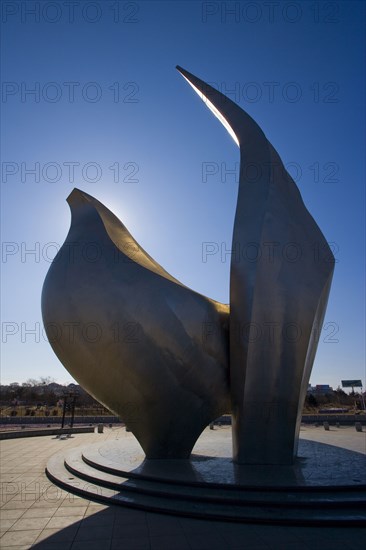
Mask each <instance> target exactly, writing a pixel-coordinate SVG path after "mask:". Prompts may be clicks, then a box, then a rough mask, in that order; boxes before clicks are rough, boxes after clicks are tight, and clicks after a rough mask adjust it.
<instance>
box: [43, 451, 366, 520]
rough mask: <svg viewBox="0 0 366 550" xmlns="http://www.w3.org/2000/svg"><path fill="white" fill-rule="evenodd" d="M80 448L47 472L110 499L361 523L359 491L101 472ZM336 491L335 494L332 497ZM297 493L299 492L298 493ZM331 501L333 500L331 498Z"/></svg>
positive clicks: (230, 516)
mask: <svg viewBox="0 0 366 550" xmlns="http://www.w3.org/2000/svg"><path fill="white" fill-rule="evenodd" d="M82 451H83V450H82V448H78V449H75V450H72V451H69V452H65V451H62V452H59V453H57V454H56V455H54V456H53V457H51V459H50V460H49V462H48V464H47V468H46V473H47V475H48V477H49V478H50V479H51V480H52V481H53V482H54V483H56V484H57V485H59V486H60V487H62V488H64V489H66V490H68V491H70V492H72V493H76V494H78V495H80V496H83V497H85V498H87V499H93V500H98V501H102V502H106V503H110V504H118V505H122V506H128V507H132V508H137V509H142V510H148V511H152V512H158V513H164V514H173V515H180V516H188V517H196V518H201V519H202V518H203V519H214V520H222V521H234V522H252V523H272V524H273V523H275V524H297V525H364V524H365V522H366V509H365V500H366V499H365V494H364V493H363V492H362V491H357V492H354V491H351V492H350V493H347V492H344V491H341V493H342V496H340V495H338V494H337V495H335V493H334V491H332V492H331V493H330V494H329V495H326V494H325V493H323V492H322V493H319V492H317V491H316V492H314V493H313V494H312V493H309V492H307V493H293V494H290V495H286V493H284V492H279V491H270V492H267V491H262V492H260V491H258V490H256V491H247V492H242V491H238V490H232V489H230V490H229V491H226V490H225V489H221V491H219V492H218V490H217V488H216V487H213V488H208V487H198V486H195V487H192V486H187V487H185V486H183V485H182V484H176V485H174V484H172V483H161V482H160V481H157V482H155V481H152V480H145V479H136V478H130V477H128V476H126V477H123V476H122V475H113V474H110V473H106V472H105V473H103V472H101V471H100V470H96V469H94V468H93V467H91V466H90V465H88V464H86V463H85V462H84V461H83V459H82ZM335 496H336V498H335ZM299 497H300V498H299ZM335 503H336V504H335Z"/></svg>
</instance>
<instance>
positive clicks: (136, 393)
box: [42, 67, 334, 464]
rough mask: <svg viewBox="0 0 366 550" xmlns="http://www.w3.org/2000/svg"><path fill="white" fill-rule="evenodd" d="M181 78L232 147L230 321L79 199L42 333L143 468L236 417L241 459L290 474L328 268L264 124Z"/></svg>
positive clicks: (49, 288) (53, 274)
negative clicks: (223, 418)
mask: <svg viewBox="0 0 366 550" xmlns="http://www.w3.org/2000/svg"><path fill="white" fill-rule="evenodd" d="M178 70H179V71H180V73H181V74H182V75H183V76H184V77H185V78H186V79H187V80H188V82H189V83H190V84H191V85H192V86H193V88H194V89H195V90H196V91H197V92H198V93H199V94H200V95H201V97H202V99H204V101H205V102H206V104H207V106H208V107H210V109H211V110H212V111H213V112H214V114H215V115H216V116H217V117H218V118H219V119H220V121H221V122H222V123H223V124H224V125H225V127H226V128H227V129H228V131H229V132H230V134H231V135H232V137H233V138H234V140H235V141H236V143H237V144H238V145H239V147H240V155H241V168H240V181H239V195H238V203H237V210H236V216H235V224H234V232H233V254H232V260H231V280H230V313H229V307H228V306H226V305H223V304H220V303H218V302H214V301H213V300H210V299H209V298H206V297H204V296H202V295H200V294H198V293H196V292H194V291H192V290H190V289H188V288H187V287H185V286H184V285H183V284H181V283H180V282H179V281H177V280H176V279H174V278H173V277H172V276H171V275H169V274H168V273H167V272H166V271H165V270H164V269H163V268H162V267H161V266H160V265H158V264H157V263H156V262H155V261H154V260H153V259H152V258H151V257H150V256H149V255H148V254H147V253H146V252H145V251H144V250H142V248H141V247H140V246H139V245H138V244H137V242H136V241H135V240H134V239H133V237H132V236H131V235H130V233H129V232H128V231H127V229H126V228H125V227H124V225H123V224H122V223H121V222H120V221H119V220H118V219H117V218H116V217H115V216H114V215H113V214H112V213H111V212H110V211H109V210H108V209H107V208H105V207H104V206H103V205H102V204H101V203H100V202H98V201H97V200H96V199H94V198H93V197H91V196H90V195H87V194H86V193H83V192H81V191H78V190H74V191H73V192H72V193H71V195H70V196H69V198H68V202H69V204H70V208H71V211H72V223H71V228H70V231H69V234H68V236H67V239H66V241H65V243H64V245H63V246H62V248H61V249H60V251H59V253H58V255H57V256H56V258H55V260H54V262H53V264H52V265H51V267H50V270H49V272H48V274H47V277H46V280H45V283H44V287H43V292H42V313H43V319H44V324H45V328H46V331H47V334H48V337H49V340H50V343H51V344H52V346H53V349H54V351H55V353H56V354H57V356H58V357H59V359H60V360H61V361H62V363H63V364H64V365H65V367H66V368H67V369H68V370H69V371H70V372H71V374H72V375H73V376H74V377H75V378H76V380H78V381H79V382H80V384H81V385H82V386H84V388H85V389H86V390H87V391H89V392H90V393H91V394H92V395H94V397H96V398H97V399H98V400H99V401H100V402H102V403H103V404H105V405H106V406H107V407H108V408H110V409H111V410H112V411H114V412H115V413H116V414H119V415H120V416H121V417H122V418H124V419H126V421H127V425H128V427H129V428H130V429H131V431H132V432H133V433H134V435H135V436H136V438H137V439H138V440H139V442H140V444H141V446H142V448H143V449H144V451H145V453H146V456H147V458H187V457H188V456H189V454H190V452H191V450H192V448H193V446H194V443H195V441H196V439H197V438H198V437H199V435H200V433H201V432H202V430H203V429H204V428H205V426H207V424H208V423H209V422H210V421H212V420H214V419H215V418H216V417H218V416H219V415H220V414H222V413H224V412H229V411H230V410H231V411H232V417H233V454H234V460H235V461H236V462H238V463H247V464H291V463H292V461H293V458H294V455H295V454H296V449H297V441H298V435H299V425H300V420H301V411H302V407H303V403H304V399H305V395H306V389H307V385H308V381H309V378H310V373H311V368H312V365H313V361H314V357H315V352H316V348H317V343H318V331H319V329H320V328H321V325H322V322H323V318H324V315H325V310H326V304H327V299H328V294H329V290H330V284H331V279H332V274H333V269H334V258H333V255H332V252H331V250H330V248H329V246H328V244H327V242H326V241H325V239H324V237H323V235H322V233H321V231H320V229H319V228H318V226H317V225H316V223H315V221H314V220H313V218H312V217H311V216H310V214H309V213H308V211H307V210H306V208H305V206H304V204H303V202H302V199H301V196H300V193H299V191H298V189H297V187H296V184H295V183H294V181H293V180H292V179H291V177H290V176H289V174H288V173H287V172H286V170H285V168H284V166H283V164H282V162H281V159H280V158H279V156H278V154H277V153H276V151H275V150H274V148H273V147H272V145H271V144H270V143H269V142H268V140H267V139H266V137H265V135H264V134H263V132H262V130H261V129H260V128H259V126H258V125H257V124H256V123H255V122H254V120H253V119H252V118H251V117H250V116H249V115H248V114H247V113H245V112H244V111H243V110H242V109H241V108H240V107H238V106H237V105H236V104H235V103H233V102H232V101H231V100H230V99H228V98H227V97H226V96H224V95H223V94H221V93H220V92H218V91H217V90H215V89H214V88H212V87H211V86H209V85H208V84H206V83H204V82H203V81H202V80H200V79H198V78H196V77H195V76H193V75H192V74H190V73H188V72H187V71H185V70H184V69H182V68H180V67H178ZM253 169H254V170H255V171H256V173H257V177H256V178H254V179H253ZM91 247H94V249H93V250H94V253H92V259H91V257H90V254H88V249H90V248H91ZM250 249H251V250H252V252H251V253H250V254H249V253H248V250H250ZM229 317H230V321H229ZM210 327H215V330H214V331H211V330H210ZM229 341H230V344H229ZM229 388H230V389H229Z"/></svg>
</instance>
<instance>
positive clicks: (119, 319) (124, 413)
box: [42, 189, 230, 458]
mask: <svg viewBox="0 0 366 550" xmlns="http://www.w3.org/2000/svg"><path fill="white" fill-rule="evenodd" d="M68 202H69V205H70V208H71V212H72V221H71V227H70V231H69V233H68V236H67V238H66V241H65V243H64V244H63V246H62V247H61V249H60V250H59V253H58V254H57V256H56V258H55V259H54V261H53V263H52V265H51V267H50V269H49V271H48V273H47V277H46V279H45V282H44V285H43V291H42V314H43V320H44V324H45V328H46V332H47V335H48V338H49V340H50V343H51V345H52V347H53V349H54V351H55V353H56V355H57V356H58V358H59V359H60V361H61V362H62V363H63V364H64V366H65V367H66V368H67V370H68V371H69V372H70V373H71V374H72V376H73V377H74V378H75V379H76V380H77V381H78V382H79V383H80V384H81V385H82V386H83V387H84V388H85V389H86V390H87V391H88V392H89V393H90V394H91V395H93V396H94V397H95V398H96V399H98V400H99V401H100V402H101V403H103V404H104V405H105V406H107V407H108V408H109V409H110V410H112V411H113V412H114V413H116V414H117V415H119V416H120V417H121V419H122V420H125V421H126V424H127V425H128V427H129V428H130V429H131V431H132V432H133V433H134V435H135V436H136V438H137V439H138V441H139V442H140V444H141V446H142V448H143V449H144V451H145V453H146V456H147V458H188V456H189V454H190V452H191V450H192V448H193V446H194V444H195V442H196V440H197V438H198V437H199V435H200V433H201V432H202V430H203V429H204V428H205V426H207V424H208V423H209V422H211V421H212V420H214V419H215V418H217V417H218V416H220V415H221V414H223V413H225V412H227V411H228V410H230V404H229V401H230V398H229V390H228V306H225V305H223V304H220V303H218V302H215V301H213V300H210V299H209V298H206V297H204V296H202V295H200V294H198V293H196V292H194V291H192V290H190V289H189V288H187V287H185V286H184V285H183V284H181V283H180V282H179V281H177V280H176V279H175V278H174V277H172V276H171V275H170V274H169V273H167V272H166V271H165V270H164V269H163V268H162V267H161V266H160V265H159V264H158V263H157V262H155V261H154V260H153V259H152V258H151V257H150V256H149V255H148V254H147V253H146V252H145V251H144V250H143V249H142V248H141V247H140V246H139V245H138V243H137V242H136V241H135V240H134V239H133V237H132V236H131V234H130V233H129V232H128V231H127V229H126V228H125V226H124V225H123V224H122V223H121V222H120V221H119V220H118V218H116V216H114V215H113V214H112V213H111V212H110V211H109V210H108V209H107V208H106V207H105V206H103V205H102V204H101V203H100V202H99V201H97V200H96V199H94V198H93V197H91V196H90V195H88V194H87V193H84V192H82V191H79V190H77V189H75V190H74V191H73V192H72V193H71V195H70V196H69V197H68Z"/></svg>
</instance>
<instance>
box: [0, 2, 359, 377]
mask: <svg viewBox="0 0 366 550" xmlns="http://www.w3.org/2000/svg"><path fill="white" fill-rule="evenodd" d="M66 4H67V3H66ZM117 7H118V9H119V12H117ZM34 9H35V10H36V11H35V13H31V11H32V10H33V11H34ZM2 10H3V12H2V21H3V23H2V26H3V39H2V40H3V53H2V64H3V72H2V79H3V84H2V103H1V108H2V120H3V122H2V182H1V185H2V241H3V244H2V287H1V288H2V368H1V379H2V383H10V382H13V381H18V382H23V381H25V380H26V379H28V378H39V377H40V376H51V377H53V378H55V379H56V380H57V381H59V382H61V383H64V382H70V381H72V378H71V376H70V375H69V374H68V372H67V371H66V370H65V369H64V367H63V366H62V365H61V364H60V362H59V361H58V359H57V358H56V356H55V355H54V353H53V351H52V349H51V347H50V345H49V344H48V342H47V341H46V338H45V336H44V334H43V332H42V319H41V310H40V296H41V289H42V284H43V280H44V277H45V275H46V273H47V270H48V268H49V265H50V261H51V259H52V257H53V256H54V255H55V252H56V250H57V249H58V248H59V247H60V246H61V245H62V243H63V241H64V239H65V237H66V234H67V231H68V228H69V224H70V214H69V209H68V205H67V203H66V202H65V199H66V197H67V195H68V194H69V193H70V191H71V190H72V189H73V187H78V188H80V189H82V190H85V191H86V192H87V193H90V194H91V195H93V196H95V197H96V198H97V199H99V200H100V201H102V202H103V203H104V204H105V205H106V206H107V207H109V208H110V209H111V210H112V211H113V212H114V213H115V214H116V215H117V216H118V217H119V218H120V219H121V220H122V221H123V222H124V223H125V225H126V226H127V228H128V229H129V231H130V232H131V233H132V234H133V236H134V237H135V239H136V240H137V241H138V242H139V243H140V244H141V246H142V247H143V248H144V249H145V250H146V251H147V252H148V253H149V254H150V255H152V256H153V257H154V258H155V259H156V260H157V261H158V262H159V263H160V264H161V265H163V266H164V268H165V269H166V270H167V271H169V272H170V273H171V274H172V275H174V276H175V277H177V278H178V279H179V280H181V281H182V282H183V283H185V284H186V285H188V286H189V287H191V288H192V289H194V290H197V291H198V292H201V293H203V294H205V295H207V296H209V297H211V298H214V299H216V300H219V301H222V302H228V300H229V269H230V255H225V254H224V257H221V254H219V253H218V254H215V255H212V256H209V257H206V258H205V254H204V251H205V246H206V245H205V244H204V243H216V244H217V246H218V248H219V249H220V250H221V249H223V251H224V252H225V250H229V249H230V246H231V235H232V227H233V220H234V211H235V205H236V196H237V187H238V185H237V178H236V176H235V174H233V173H232V171H233V170H235V167H236V166H237V163H238V161H239V149H238V148H237V146H236V145H235V143H234V142H233V140H232V139H231V138H230V136H229V135H228V134H227V132H226V131H225V129H224V128H223V127H222V126H221V124H220V123H219V122H218V121H217V119H216V118H215V117H213V116H212V113H211V112H210V111H209V110H208V109H207V108H206V107H205V106H204V105H203V103H202V102H201V101H200V99H199V98H198V97H197V96H196V95H195V94H194V92H193V91H192V89H191V88H190V87H189V86H188V85H187V83H186V82H185V81H184V79H183V78H182V77H181V76H180V75H179V73H178V72H177V71H176V69H175V66H176V65H177V64H179V65H181V66H182V67H184V68H186V69H187V70H189V71H191V72H192V73H193V74H195V75H197V76H199V77H200V78H202V79H203V80H205V81H206V82H209V83H215V84H214V85H215V86H217V87H219V89H220V90H221V91H222V92H224V93H226V94H227V95H229V97H230V98H231V99H233V100H234V101H236V102H237V103H239V105H241V106H242V107H243V108H244V109H246V110H247V112H248V113H249V114H250V115H251V116H252V117H253V118H254V119H255V120H256V121H257V122H258V124H259V125H260V126H261V127H262V129H263V130H264V132H265V133H266V135H267V137H268V139H269V140H270V141H271V142H272V144H273V146H274V147H275V148H276V149H277V151H278V152H279V154H280V155H281V158H282V160H283V162H284V164H285V165H287V166H288V169H289V172H290V173H291V175H292V176H293V177H295V179H296V181H297V184H298V186H299V189H300V191H301V194H302V196H303V199H304V202H305V204H306V206H307V208H308V209H309V211H310V213H311V214H312V215H313V217H314V218H315V220H316V221H317V223H318V225H319V226H320V228H321V230H322V231H323V233H324V235H325V236H326V238H327V240H328V241H329V242H331V243H333V245H332V246H333V249H334V250H335V256H336V259H337V264H336V269H335V275H334V279H333V285H332V289H331V294H330V300H329V305H328V310H327V314H326V318H325V324H324V326H323V329H322V332H321V337H320V343H319V349H318V354H317V356H316V360H315V364H314V368H313V373H312V377H311V382H312V383H313V384H325V383H329V384H330V385H332V386H334V387H337V386H338V385H339V384H340V381H341V379H348V378H351V379H362V380H363V382H364V383H365V361H364V359H365V353H364V352H365V319H364V276H365V273H364V244H365V243H364V235H365V232H364V206H365V201H364V181H365V173H364V151H365V132H364V131H365V127H364V120H365V112H364V96H365V59H364V53H363V52H364V42H365V30H364V28H365V27H364V22H365V17H364V15H365V14H364V12H365V4H364V3H363V2H350V1H347V2H291V3H290V2H279V3H278V2H274V3H268V2H250V3H248V2H172V3H170V2H112V1H111V2H109V1H103V2H83V1H79V2H77V3H75V6H74V13H72V12H71V11H70V10H71V7H70V6H68V5H65V3H64V2H61V1H60V2H55V1H54V2H51V3H50V2H42V1H41V2H32V1H28V2H11V1H10V2H6V1H4V2H3V3H2ZM37 10H38V11H37ZM32 89H33V90H35V92H34V93H30V92H29V91H30V90H32ZM111 167H112V168H111ZM32 168H33V170H34V169H35V170H36V173H33V174H32V173H30V172H27V170H29V169H32ZM117 168H119V173H117ZM73 171H74V173H72V172H73ZM230 171H231V172H230ZM32 250H33V253H31V252H29V251H32ZM205 260H206V261H205ZM32 330H33V332H32Z"/></svg>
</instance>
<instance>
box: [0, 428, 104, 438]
mask: <svg viewBox="0 0 366 550" xmlns="http://www.w3.org/2000/svg"><path fill="white" fill-rule="evenodd" d="M94 429H95V427H94V426H80V427H79V428H39V429H34V430H33V429H30V430H12V431H8V432H0V440H2V439H17V438H18V437H37V436H40V435H60V434H86V433H94Z"/></svg>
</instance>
